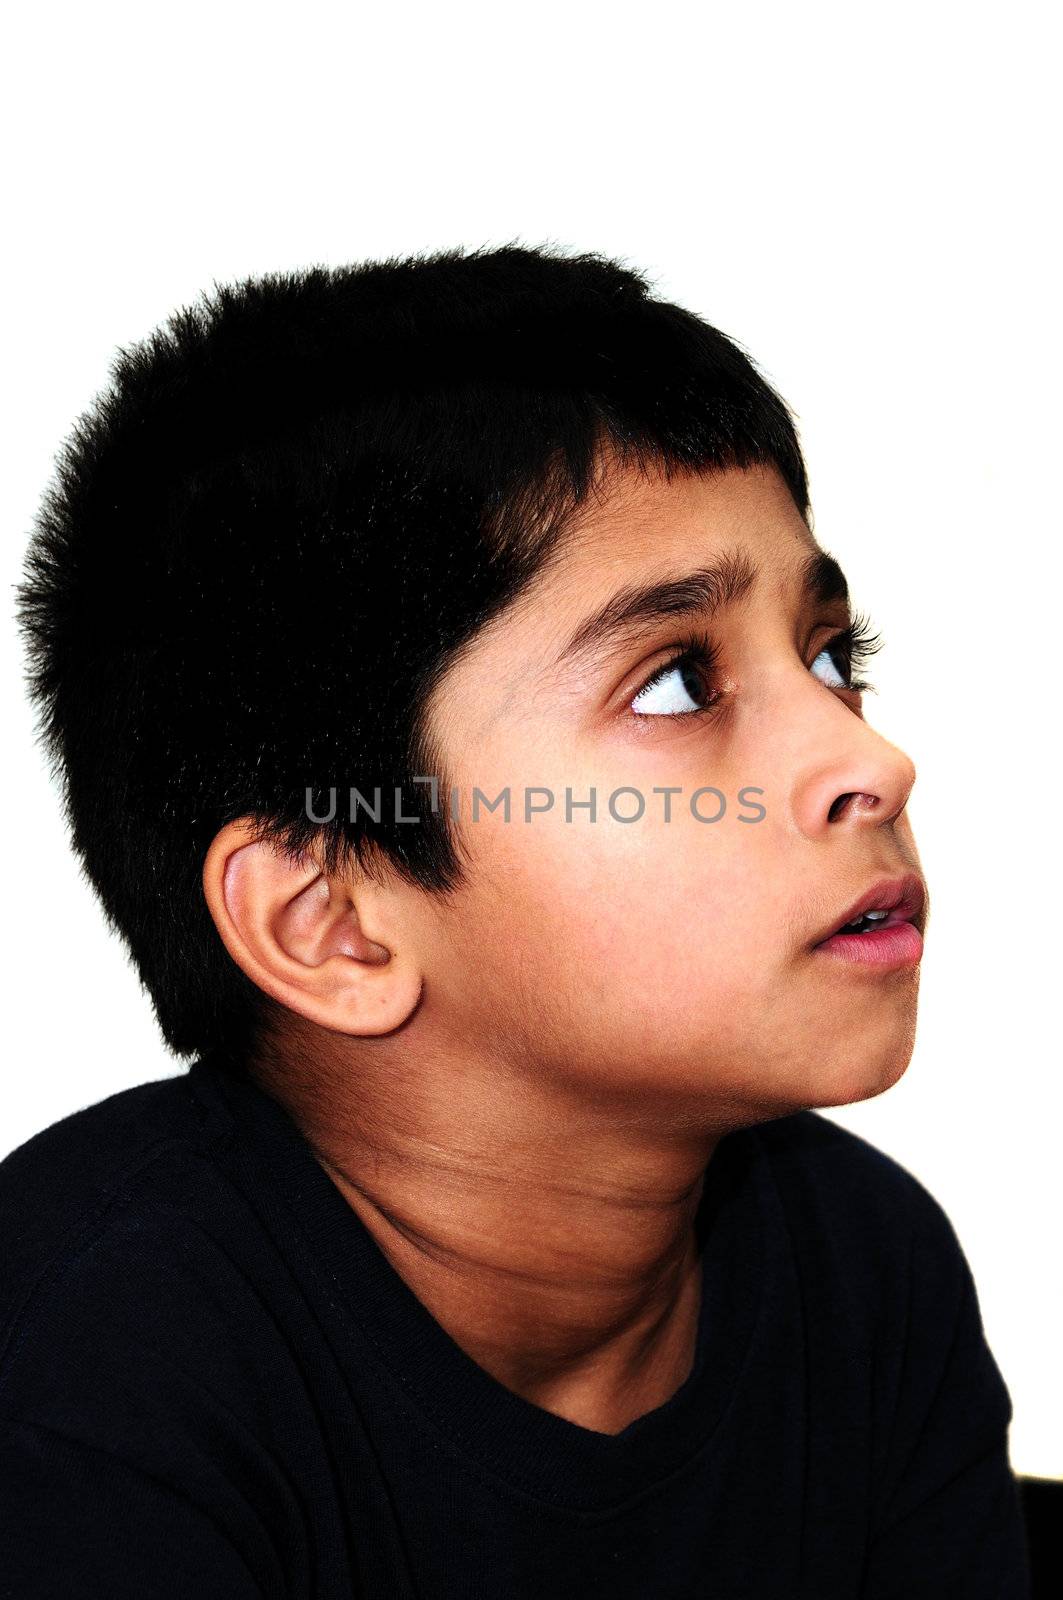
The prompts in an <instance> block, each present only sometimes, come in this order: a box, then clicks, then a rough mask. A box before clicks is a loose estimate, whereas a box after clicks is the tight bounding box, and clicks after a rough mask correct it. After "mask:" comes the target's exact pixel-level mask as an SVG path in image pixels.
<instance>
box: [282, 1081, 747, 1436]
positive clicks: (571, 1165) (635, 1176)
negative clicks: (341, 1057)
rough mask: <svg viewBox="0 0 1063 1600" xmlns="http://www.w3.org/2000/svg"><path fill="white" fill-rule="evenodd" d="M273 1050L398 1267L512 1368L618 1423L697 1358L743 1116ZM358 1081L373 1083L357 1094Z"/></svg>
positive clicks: (548, 1393) (474, 1349)
mask: <svg viewBox="0 0 1063 1600" xmlns="http://www.w3.org/2000/svg"><path fill="white" fill-rule="evenodd" d="M378 1064H379V1065H380V1066H381V1067H383V1066H384V1063H383V1060H382V1058H379V1057H378V1058H376V1059H375V1060H373V1059H372V1058H371V1066H370V1068H369V1069H368V1070H365V1071H363V1068H362V1063H361V1062H360V1063H359V1064H358V1067H357V1068H356V1069H354V1070H352V1067H351V1064H350V1061H349V1060H347V1061H346V1062H345V1064H344V1065H343V1067H342V1070H329V1069H328V1068H327V1066H326V1064H325V1061H324V1059H323V1057H322V1056H321V1055H318V1056H316V1057H315V1059H314V1064H313V1072H312V1073H310V1072H309V1071H307V1070H306V1068H305V1067H304V1068H303V1069H302V1070H297V1069H296V1070H293V1065H292V1057H291V1055H289V1056H288V1058H287V1061H286V1064H285V1070H284V1073H283V1082H281V1080H280V1078H279V1077H278V1076H277V1074H276V1073H275V1072H274V1071H271V1070H270V1067H269V1065H268V1063H266V1062H263V1063H260V1064H257V1065H256V1069H255V1076H256V1078H258V1080H259V1081H260V1082H261V1083H262V1085H263V1087H264V1088H266V1089H267V1091H268V1092H270V1093H272V1094H273V1095H274V1097H275V1098H277V1099H279V1100H281V1102H282V1103H283V1104H284V1105H285V1106H286V1108H287V1110H288V1111H289V1113H290V1114H291V1115H292V1116H293V1118H294V1120H295V1121H296V1123H297V1125H298V1126H299V1127H300V1130H301V1132H302V1133H303V1136H304V1137H305V1138H306V1140H307V1142H308V1144H309V1145H310V1148H311V1149H312V1150H313V1152H314V1154H315V1156H316V1158H317V1160H318V1161H319V1162H320V1164H321V1166H322V1167H323V1168H324V1170H325V1171H326V1172H327V1173H328V1175H329V1176H330V1177H331V1179H332V1181H333V1182H334V1183H335V1184H336V1187H337V1188H338V1189H339V1191H340V1192H341V1194H343V1196H344V1198H345V1199H346V1200H347V1202H348V1204H349V1205H350V1206H351V1208H352V1209H353V1210H354V1211H355V1212H356V1213H357V1215H358V1217H359V1218H360V1219H361V1221H362V1222H363V1224H364V1225H365V1227H366V1228H367V1229H368V1230H369V1232H370V1233H371V1234H372V1236H373V1238H374V1239H375V1241H376V1243H377V1244H378V1245H379V1247H380V1248H381V1250H382V1251H383V1253H384V1255H385V1256H386V1257H387V1259H388V1260H389V1262H390V1263H391V1265H392V1266H393V1267H394V1269H395V1270H396V1271H397V1272H398V1273H399V1275H400V1276H401V1277H402V1278H403V1279H404V1280H405V1282H406V1283H407V1284H408V1285H409V1287H410V1288H411V1289H412V1290H413V1292H414V1293H415V1294H416V1295H417V1297H418V1299H420V1300H421V1302H422V1303H423V1304H424V1305H425V1306H426V1307H427V1309H428V1310H429V1311H430V1312H431V1314H432V1315H433V1316H434V1317H435V1319H436V1321H437V1322H439V1323H440V1325H441V1326H442V1327H443V1328H444V1329H445V1330H446V1331H447V1333H449V1334H450V1336H451V1337H452V1338H453V1339H454V1341H455V1342H456V1343H457V1344H458V1345H460V1346H461V1348H462V1349H463V1350H464V1351H465V1352H466V1354H468V1355H469V1356H471V1357H472V1359H473V1360H475V1361H476V1362H477V1363H478V1364H479V1365H480V1366H481V1367H483V1368H484V1369H485V1370H486V1371H487V1372H489V1373H490V1374H491V1375H492V1376H493V1377H495V1378H496V1379H498V1381H499V1382H501V1383H503V1384H505V1385H506V1387H507V1388H509V1389H511V1390H513V1391H514V1392H516V1393H517V1394H520V1395H522V1396H523V1397H524V1398H525V1399H527V1400H530V1401H532V1402H533V1403H535V1404H537V1405H539V1406H542V1407H544V1408H545V1409H546V1410H549V1411H553V1412H555V1413H556V1414H557V1415H559V1416H563V1417H566V1418H568V1419H569V1420H570V1421H572V1422H576V1423H579V1424H580V1425H581V1426H583V1427H587V1428H592V1429H594V1430H595V1431H597V1432H601V1433H616V1432H619V1431H620V1430H621V1429H622V1428H624V1427H626V1426H627V1424H628V1423H630V1422H632V1421H634V1420H635V1419H636V1418H637V1417H639V1416H642V1415H643V1414H644V1413H645V1412H647V1411H649V1410H652V1409H654V1408H655V1407H657V1406H659V1405H663V1404H664V1402H665V1401H666V1400H668V1399H669V1398H670V1396H671V1395H672V1394H674V1392H675V1390H676V1389H677V1388H678V1387H679V1386H680V1385H681V1384H682V1383H683V1381H684V1380H685V1378H686V1377H687V1376H688V1374H689V1372H690V1369H691V1366H692V1363H693V1358H694V1348H695V1341H696V1335H697V1326H698V1316H699V1309H700V1301H701V1261H700V1255H699V1251H698V1245H697V1240H696V1237H695V1232H694V1219H695V1216H696V1213H697V1209H698V1205H699V1202H700V1199H701V1194H702V1189H703V1186H704V1178H705V1168H706V1166H707V1164H708V1162H709V1160H710V1159H711V1156H712V1153H713V1150H714V1149H715V1146H716V1143H717V1142H718V1139H719V1137H720V1134H721V1133H722V1132H723V1131H724V1130H720V1131H719V1132H717V1133H716V1134H715V1135H709V1134H706V1133H705V1132H704V1130H696V1131H692V1130H689V1129H686V1130H683V1131H681V1132H677V1130H676V1129H675V1128H671V1129H666V1128H660V1127H658V1128H653V1127H651V1126H648V1125H647V1124H646V1122H645V1120H644V1116H643V1117H640V1116H639V1115H638V1114H637V1113H636V1112H634V1111H632V1112H630V1113H628V1114H626V1115H622V1114H618V1112H617V1108H616V1106H615V1104H613V1105H609V1106H605V1105H603V1104H592V1103H587V1104H582V1105H575V1106H574V1105H573V1102H572V1098H571V1096H570V1095H565V1096H564V1097H563V1098H564V1104H563V1105H562V1104H561V1103H559V1102H560V1100H561V1098H562V1096H561V1095H560V1094H558V1093H557V1092H555V1093H553V1094H552V1093H551V1092H550V1091H549V1089H548V1088H547V1087H544V1085H543V1084H542V1083H538V1084H536V1083H535V1082H534V1081H533V1080H532V1081H529V1078H527V1077H524V1076H522V1077H521V1078H520V1079H519V1080H518V1079H515V1078H514V1077H513V1076H512V1075H509V1074H506V1073H501V1072H499V1071H497V1070H492V1068H491V1065H490V1063H486V1062H470V1060H469V1057H468V1055H467V1054H466V1055H463V1057H462V1059H461V1061H460V1062H459V1061H457V1060H454V1061H448V1060H446V1058H445V1057H443V1056H437V1057H436V1059H435V1061H434V1063H433V1065H432V1066H429V1065H428V1064H426V1063H425V1062H424V1060H423V1059H419V1060H418V1065H417V1069H416V1071H412V1070H411V1069H410V1066H409V1059H408V1057H407V1060H406V1065H405V1068H403V1066H402V1065H400V1064H399V1063H398V1062H397V1061H395V1059H394V1058H392V1059H391V1060H390V1061H389V1063H388V1064H387V1066H386V1070H382V1071H377V1070H376V1066H377V1065H378ZM352 1082H357V1085H358V1090H357V1094H352V1093H351V1092H350V1085H351V1083H352Z"/></svg>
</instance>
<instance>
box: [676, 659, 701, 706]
mask: <svg viewBox="0 0 1063 1600" xmlns="http://www.w3.org/2000/svg"><path fill="white" fill-rule="evenodd" d="M682 678H683V688H684V689H685V690H686V692H687V694H688V695H689V696H690V698H691V699H692V700H699V699H700V698H701V696H702V695H703V694H704V692H705V691H704V686H703V684H702V682H701V674H700V673H699V672H698V669H697V667H695V666H694V665H693V663H692V662H690V661H685V662H684V663H683V666H682Z"/></svg>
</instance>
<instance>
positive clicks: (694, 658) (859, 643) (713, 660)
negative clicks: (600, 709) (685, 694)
mask: <svg viewBox="0 0 1063 1600" xmlns="http://www.w3.org/2000/svg"><path fill="white" fill-rule="evenodd" d="M883 643H884V641H883V639H882V636H881V634H879V633H876V632H875V631H874V630H873V628H872V625H871V619H870V618H869V617H868V616H867V615H866V614H865V613H864V612H859V611H858V612H857V613H856V615H855V616H854V617H853V618H852V620H851V621H850V622H849V623H848V625H847V626H846V627H844V628H843V629H842V630H841V632H840V633H836V634H835V635H834V637H833V638H831V639H828V640H827V642H826V644H824V645H822V646H821V647H820V649H819V650H818V651H817V652H816V654H817V655H822V654H823V651H824V650H828V651H830V652H832V653H833V652H834V651H838V652H840V655H841V659H842V663H843V665H842V666H841V667H839V668H838V670H839V672H841V673H842V675H843V676H844V677H845V678H846V679H847V680H848V681H847V683H846V688H847V689H849V690H850V691H851V692H853V693H855V694H865V693H867V692H868V691H870V692H871V693H872V694H873V693H874V684H872V683H869V682H868V680H867V679H866V678H854V677H853V672H854V670H855V669H856V668H858V667H864V666H865V665H866V664H867V662H868V661H869V660H870V659H871V657H872V656H873V655H875V654H876V653H877V652H878V651H879V650H881V649H882V646H883ZM719 659H720V651H719V647H718V646H717V645H716V644H715V643H714V642H713V641H712V640H711V639H710V638H709V636H708V634H707V633H704V632H703V631H702V630H701V629H694V630H693V631H691V632H690V633H688V634H685V635H684V636H683V637H682V638H679V639H677V640H676V641H675V647H674V651H673V654H672V655H671V656H670V657H669V659H668V660H667V661H665V662H664V663H663V664H662V665H661V666H659V667H656V668H655V669H654V671H653V672H652V673H651V675H650V676H649V677H648V678H647V679H646V681H645V683H643V684H642V685H641V686H640V687H639V688H638V689H637V690H636V691H635V695H640V694H643V693H644V692H645V691H646V690H647V689H650V688H652V687H653V685H654V684H655V683H659V682H660V680H661V679H662V678H666V677H667V676H668V674H669V673H670V672H674V671H675V669H676V668H677V667H683V666H692V667H696V668H697V669H698V670H699V672H701V673H702V674H703V676H704V681H705V684H706V687H707V689H709V692H711V685H712V680H713V677H714V675H715V672H716V668H717V666H718V665H719ZM835 665H837V662H836V663H835ZM635 695H633V696H632V698H633V699H634V698H635ZM718 707H719V699H718V698H717V699H714V700H711V701H710V702H709V704H708V705H705V706H697V707H694V708H692V709H691V710H690V711H675V712H672V713H671V714H670V716H671V717H672V718H675V717H703V716H705V715H706V714H707V713H711V712H714V711H716V710H717V709H718Z"/></svg>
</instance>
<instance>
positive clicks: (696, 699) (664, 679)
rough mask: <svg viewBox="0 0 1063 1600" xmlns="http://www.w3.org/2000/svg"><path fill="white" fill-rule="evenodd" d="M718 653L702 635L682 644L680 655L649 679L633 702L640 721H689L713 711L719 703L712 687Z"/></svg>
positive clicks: (678, 650)
mask: <svg viewBox="0 0 1063 1600" xmlns="http://www.w3.org/2000/svg"><path fill="white" fill-rule="evenodd" d="M716 658H717V650H716V647H715V645H713V644H712V643H711V641H710V640H709V639H707V638H705V637H704V635H698V636H696V637H693V638H690V639H685V640H681V641H679V643H678V646H677V650H676V653H675V654H674V655H673V656H672V657H671V659H670V660H668V661H666V662H665V663H664V665H663V666H661V667H658V668H657V670H656V672H654V674H653V675H652V677H650V678H649V679H647V681H646V682H645V683H644V684H643V686H642V688H641V689H640V690H639V692H638V694H637V695H636V696H635V698H634V699H633V700H632V701H631V710H632V711H633V712H634V713H635V715H636V716H640V717H687V716H696V715H704V713H705V712H707V711H712V710H713V708H714V706H715V704H716V700H717V698H718V697H717V694H716V691H715V690H714V688H713V685H712V677H713V672H714V669H715V666H716Z"/></svg>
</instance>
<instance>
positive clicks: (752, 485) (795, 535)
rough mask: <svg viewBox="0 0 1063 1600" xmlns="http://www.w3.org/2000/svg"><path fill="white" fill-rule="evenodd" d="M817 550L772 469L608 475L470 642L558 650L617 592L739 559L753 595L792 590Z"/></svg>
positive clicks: (542, 653)
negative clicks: (530, 578)
mask: <svg viewBox="0 0 1063 1600" xmlns="http://www.w3.org/2000/svg"><path fill="white" fill-rule="evenodd" d="M817 549H818V546H817V544H816V541H815V539H814V538H813V536H812V533H811V531H810V530H809V527H808V524H807V523H806V522H805V520H804V517H803V516H802V515H801V513H800V512H799V511H798V509H797V506H796V505H795V504H794V500H793V497H792V495H791V494H790V491H789V489H788V488H787V486H786V483H785V481H784V479H783V478H782V476H781V475H780V474H779V472H778V471H777V470H776V469H775V468H774V467H765V466H758V467H751V468H749V469H746V470H743V469H738V468H735V469H732V470H729V471H726V472H714V473H682V474H677V475H676V476H675V477H673V478H672V479H670V480H669V479H666V478H665V477H664V476H663V474H654V475H653V476H652V477H646V476H643V475H642V474H639V473H636V472H634V471H630V472H624V473H620V472H616V473H614V474H612V475H611V476H610V478H609V479H608V480H607V481H606V483H605V485H604V487H603V489H602V491H601V493H600V495H599V497H595V496H594V495H592V496H590V497H589V499H588V500H587V501H586V502H585V503H584V505H583V506H582V507H581V508H580V511H579V513H578V514H577V516H576V517H575V518H574V519H573V521H572V523H571V524H570V526H569V527H568V529H566V532H565V534H564V536H563V538H562V540H561V541H560V543H559V545H558V546H557V548H556V550H555V552H554V553H553V554H552V556H551V557H550V559H549V561H548V562H547V564H546V566H545V567H544V568H543V570H542V571H541V572H540V573H539V574H538V575H537V577H536V578H535V580H534V582H533V583H531V584H530V585H529V587H528V588H527V589H526V590H525V591H524V593H523V594H522V595H520V596H519V597H518V599H517V600H515V601H514V603H513V604H512V605H511V606H510V607H509V608H508V609H507V610H506V611H505V612H504V613H502V614H500V615H499V616H498V617H497V618H495V619H494V620H493V622H492V623H491V624H489V625H488V627H487V628H485V629H484V630H483V631H482V633H481V634H480V635H479V636H478V639H477V641H476V643H477V644H478V646H479V647H480V649H482V650H484V651H487V652H491V653H496V652H504V651H506V650H509V651H511V652H512V651H519V650H520V649H521V648H522V646H523V647H526V648H530V649H532V650H534V652H535V654H536V656H537V658H538V659H540V660H546V659H548V658H550V659H552V653H556V652H557V651H561V650H563V649H564V647H565V644H566V642H567V641H568V640H569V639H571V637H572V635H573V632H574V631H578V629H579V625H580V622H581V621H583V620H585V619H590V618H592V617H593V616H594V615H595V613H597V612H598V611H599V610H600V609H601V607H602V606H603V605H604V604H606V603H608V601H609V600H610V598H611V597H612V596H614V595H616V594H618V593H619V592H620V591H621V590H628V589H630V588H632V587H634V586H637V585H640V584H643V583H650V582H656V581H658V580H661V579H664V578H669V577H674V578H682V577H683V576H685V575H686V574H687V573H689V572H691V571H692V570H694V569H696V568H699V567H703V566H705V565H706V564H709V563H711V562H713V561H714V560H715V559H717V558H719V557H721V556H725V555H729V554H737V553H739V552H740V553H741V556H742V558H743V562H748V564H749V565H751V566H752V567H754V568H755V569H756V588H757V589H758V591H759V592H761V593H769V592H771V591H775V592H777V593H778V594H780V595H783V596H785V595H786V594H787V593H788V592H790V591H792V590H793V589H795V588H797V587H798V586H799V585H800V583H801V581H802V579H803V576H804V571H805V567H806V565H807V562H808V559H809V556H810V555H811V554H813V553H814V552H815V551H817Z"/></svg>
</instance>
